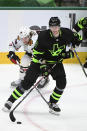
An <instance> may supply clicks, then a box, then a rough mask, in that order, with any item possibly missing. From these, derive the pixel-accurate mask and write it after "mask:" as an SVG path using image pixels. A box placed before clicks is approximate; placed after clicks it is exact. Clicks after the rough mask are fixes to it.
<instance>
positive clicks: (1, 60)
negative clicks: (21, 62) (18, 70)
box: [0, 52, 87, 64]
mask: <svg viewBox="0 0 87 131" xmlns="http://www.w3.org/2000/svg"><path fill="white" fill-rule="evenodd" d="M77 53H78V56H79V58H80V60H81V62H82V63H84V62H85V59H86V58H87V52H77ZM7 54H8V52H1V53H0V64H11V61H10V60H9V59H8V58H7ZM16 54H17V55H18V56H19V57H20V58H21V57H22V56H23V55H24V52H17V53H16ZM63 62H64V63H73V64H74V63H78V60H77V58H76V56H75V57H74V58H73V59H66V60H64V61H63Z"/></svg>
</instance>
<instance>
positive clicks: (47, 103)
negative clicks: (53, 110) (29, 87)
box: [35, 87, 49, 106]
mask: <svg viewBox="0 0 87 131" xmlns="http://www.w3.org/2000/svg"><path fill="white" fill-rule="evenodd" d="M35 89H36V90H37V92H38V93H39V94H40V96H41V97H42V99H43V100H44V101H45V102H46V104H47V105H48V106H49V102H48V101H47V100H46V99H45V98H44V96H43V95H42V93H41V92H40V91H39V89H38V88H37V87H36V88H35Z"/></svg>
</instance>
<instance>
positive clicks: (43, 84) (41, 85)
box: [37, 77, 50, 89]
mask: <svg viewBox="0 0 87 131" xmlns="http://www.w3.org/2000/svg"><path fill="white" fill-rule="evenodd" d="M49 81H50V79H49V77H46V78H44V79H43V80H42V81H41V82H40V83H39V84H38V86H37V88H39V89H40V88H43V87H44V86H45V85H47V84H48V83H49Z"/></svg>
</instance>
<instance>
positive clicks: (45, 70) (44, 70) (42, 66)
mask: <svg viewBox="0 0 87 131" xmlns="http://www.w3.org/2000/svg"><path fill="white" fill-rule="evenodd" d="M40 69H41V73H42V75H43V76H45V77H47V76H48V75H49V73H48V67H47V65H46V64H42V65H41V66H40Z"/></svg>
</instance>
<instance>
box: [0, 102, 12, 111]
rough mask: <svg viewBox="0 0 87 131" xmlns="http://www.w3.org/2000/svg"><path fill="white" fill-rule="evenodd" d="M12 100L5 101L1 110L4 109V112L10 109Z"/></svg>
mask: <svg viewBox="0 0 87 131" xmlns="http://www.w3.org/2000/svg"><path fill="white" fill-rule="evenodd" d="M12 104H13V103H12V102H11V101H7V102H6V103H5V105H4V107H3V108H2V110H3V111H4V112H9V111H10V109H11V107H12Z"/></svg>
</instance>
